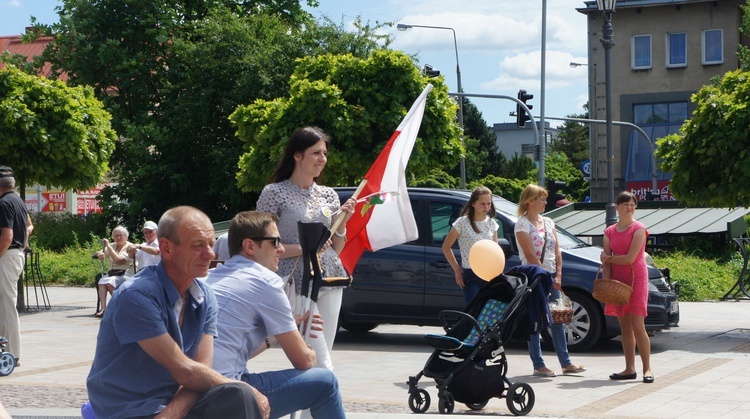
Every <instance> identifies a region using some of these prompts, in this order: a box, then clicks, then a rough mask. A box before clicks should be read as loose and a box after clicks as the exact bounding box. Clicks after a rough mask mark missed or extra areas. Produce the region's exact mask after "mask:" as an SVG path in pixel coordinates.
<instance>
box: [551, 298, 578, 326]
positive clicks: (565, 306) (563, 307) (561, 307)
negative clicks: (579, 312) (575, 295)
mask: <svg viewBox="0 0 750 419" xmlns="http://www.w3.org/2000/svg"><path fill="white" fill-rule="evenodd" d="M549 312H550V314H552V323H554V324H568V323H570V322H572V321H573V302H572V301H571V300H570V298H568V296H567V295H565V293H564V292H563V291H562V290H560V299H559V300H557V301H556V302H555V303H550V304H549Z"/></svg>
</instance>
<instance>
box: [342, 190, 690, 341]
mask: <svg viewBox="0 0 750 419" xmlns="http://www.w3.org/2000/svg"><path fill="white" fill-rule="evenodd" d="M334 189H335V190H336V191H337V192H338V194H339V196H340V197H341V200H342V202H343V201H344V200H346V199H347V198H348V197H350V196H351V194H352V193H354V188H334ZM470 195H471V192H470V191H465V190H445V189H432V188H409V198H410V200H411V205H412V211H413V212H414V217H415V219H416V221H417V226H418V228H419V238H418V239H417V240H414V241H412V242H409V243H405V244H401V245H397V246H393V247H390V248H386V249H382V250H379V251H377V252H374V253H373V252H365V254H364V255H362V258H361V259H360V260H359V263H358V264H357V267H356V269H355V270H354V272H353V276H354V282H353V283H352V286H351V287H349V288H347V289H346V290H344V299H343V304H342V307H341V315H340V318H339V325H340V326H341V327H343V328H344V329H346V330H349V331H352V332H366V331H369V330H372V329H373V328H375V327H376V326H377V325H378V324H380V323H392V324H411V325H420V326H427V325H430V326H438V325H439V322H438V313H439V312H440V311H441V310H446V309H453V310H460V309H462V308H463V306H464V297H463V292H462V291H461V289H460V288H459V287H458V286H457V285H456V283H455V279H454V276H453V269H452V268H451V266H450V264H449V263H448V261H447V260H446V258H445V256H444V255H443V252H442V249H441V246H442V244H443V239H444V238H445V236H446V235H447V234H448V232H449V231H450V228H451V224H452V223H453V222H454V221H455V220H456V218H458V214H459V212H460V211H461V208H463V206H464V205H465V204H466V202H468V201H469V196H470ZM493 199H494V204H495V208H496V210H497V215H496V219H497V222H498V224H499V225H500V229H499V230H498V242H499V244H500V246H501V247H502V248H503V250H504V251H505V254H506V270H507V269H509V268H511V267H513V266H516V265H518V264H520V263H521V262H520V259H519V257H518V248H517V246H516V240H515V236H514V234H513V228H514V226H515V223H516V220H517V217H516V215H515V214H516V209H517V208H518V206H517V205H516V204H515V203H512V202H510V201H508V200H506V199H504V198H502V197H499V196H494V197H493ZM557 234H558V238H559V241H560V248H561V250H562V257H563V281H562V282H563V290H564V291H565V294H566V295H568V297H570V298H571V300H573V304H574V309H575V312H574V317H573V322H572V323H570V324H569V325H568V326H567V336H568V349H569V350H571V351H585V350H588V349H589V348H590V347H591V346H592V345H594V344H595V343H596V342H597V341H598V340H600V339H603V338H612V337H614V336H617V335H619V334H620V329H619V325H618V323H617V319H616V318H614V317H610V316H604V310H603V307H602V305H601V304H600V303H599V302H597V301H596V300H594V298H593V297H592V296H591V291H592V288H593V281H594V277H595V275H596V271H597V268H598V267H599V255H600V253H601V251H602V249H601V247H596V246H591V245H589V244H587V243H585V242H583V241H581V240H580V239H578V238H577V237H575V236H573V235H571V234H570V233H568V232H566V231H565V230H564V229H562V228H560V227H558V229H557ZM454 252H455V254H456V258H457V259H458V260H460V254H459V250H458V244H457V243H456V244H455V245H454ZM649 278H650V284H649V297H648V317H647V318H646V329H647V330H649V331H658V330H664V329H669V328H670V327H673V326H677V325H678V323H679V321H680V312H679V304H678V300H677V293H676V292H675V290H674V289H673V287H672V285H671V284H670V283H669V282H668V280H667V279H666V278H665V277H664V275H663V274H662V272H661V271H660V270H659V269H656V268H654V267H651V266H650V267H649ZM543 337H546V338H547V339H546V341H547V342H550V340H549V335H546V336H545V334H544V333H543Z"/></svg>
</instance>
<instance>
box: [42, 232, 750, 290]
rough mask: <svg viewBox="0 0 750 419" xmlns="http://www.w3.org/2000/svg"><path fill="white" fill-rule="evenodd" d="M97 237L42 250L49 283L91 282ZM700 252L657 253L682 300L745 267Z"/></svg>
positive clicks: (720, 285)
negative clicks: (678, 286) (75, 243)
mask: <svg viewBox="0 0 750 419" xmlns="http://www.w3.org/2000/svg"><path fill="white" fill-rule="evenodd" d="M99 246H100V245H99V244H98V243H96V242H95V241H93V240H92V241H91V242H90V243H87V244H85V245H84V246H80V247H68V248H65V249H64V250H63V251H62V252H52V251H47V250H41V251H40V254H39V260H40V267H41V271H42V275H43V276H44V279H45V280H46V281H47V283H48V284H54V285H65V286H90V285H92V284H93V281H94V276H96V274H97V273H99V272H100V271H101V264H100V262H99V261H98V260H94V259H92V258H91V255H93V254H94V252H96V251H97V250H99V249H98V248H99ZM697 253H698V252H696V251H694V252H686V251H674V252H670V253H660V254H657V255H653V257H654V262H655V263H656V266H658V267H662V268H663V267H668V268H669V269H670V271H671V276H672V280H673V281H678V282H679V283H680V301H710V300H718V299H719V298H721V297H722V296H723V295H724V294H725V293H726V292H727V291H729V290H730V289H731V288H732V286H733V285H734V283H735V282H736V281H737V277H738V276H739V274H740V271H741V270H742V257H741V256H740V254H739V252H736V251H735V252H733V253H732V252H729V253H728V254H727V255H726V256H716V257H715V258H713V259H712V258H705V257H701V256H700V255H698V254H697Z"/></svg>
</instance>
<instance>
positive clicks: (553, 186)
mask: <svg viewBox="0 0 750 419" xmlns="http://www.w3.org/2000/svg"><path fill="white" fill-rule="evenodd" d="M565 185H566V183H565V182H560V181H557V180H552V179H547V193H548V194H549V196H547V204H546V205H545V206H544V212H550V211H552V210H553V209H555V207H556V206H557V201H559V200H561V199H565V194H563V193H558V192H557V191H558V190H559V191H560V192H562V188H564V187H565Z"/></svg>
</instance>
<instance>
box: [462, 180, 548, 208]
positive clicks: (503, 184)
mask: <svg viewBox="0 0 750 419" xmlns="http://www.w3.org/2000/svg"><path fill="white" fill-rule="evenodd" d="M529 183H534V182H533V181H529V180H527V179H508V178H504V177H498V176H495V175H489V176H487V177H485V178H483V179H481V180H479V181H476V182H472V183H471V184H470V185H469V189H474V188H476V187H477V186H486V187H488V188H490V190H491V191H492V193H493V194H495V195H500V196H502V197H503V198H505V199H507V200H508V201H510V202H518V201H519V200H520V199H521V192H523V189H524V188H525V187H526V185H528V184H529Z"/></svg>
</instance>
